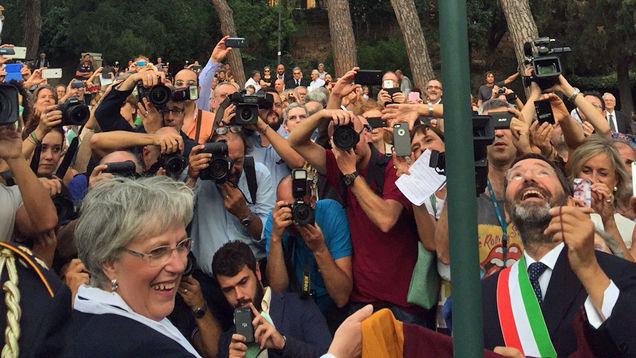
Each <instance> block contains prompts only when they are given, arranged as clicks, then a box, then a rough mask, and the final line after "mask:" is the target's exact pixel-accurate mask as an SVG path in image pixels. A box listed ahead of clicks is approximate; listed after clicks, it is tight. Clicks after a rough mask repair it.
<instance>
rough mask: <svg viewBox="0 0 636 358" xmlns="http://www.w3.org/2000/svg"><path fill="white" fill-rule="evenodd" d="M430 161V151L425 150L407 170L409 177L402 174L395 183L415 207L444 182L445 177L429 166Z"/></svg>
mask: <svg viewBox="0 0 636 358" xmlns="http://www.w3.org/2000/svg"><path fill="white" fill-rule="evenodd" d="M430 160H431V151H430V150H428V149H427V150H426V151H424V153H422V155H421V156H420V157H419V158H418V159H417V160H416V161H415V163H413V165H411V167H410V168H409V173H411V175H406V174H404V175H402V176H401V177H399V178H398V180H396V181H395V185H397V187H398V189H400V191H401V192H402V194H404V196H406V198H407V199H409V201H410V202H411V203H413V204H415V205H417V206H420V205H422V204H423V203H424V201H425V200H427V199H428V197H429V196H431V195H433V193H435V192H436V191H437V190H438V189H440V188H441V187H442V185H443V184H444V182H446V176H444V175H440V174H439V173H437V171H436V170H435V168H431V167H430V166H429V162H430Z"/></svg>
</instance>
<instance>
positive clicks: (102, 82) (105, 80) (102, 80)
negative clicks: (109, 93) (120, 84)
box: [99, 76, 113, 86]
mask: <svg viewBox="0 0 636 358" xmlns="http://www.w3.org/2000/svg"><path fill="white" fill-rule="evenodd" d="M112 84H113V80H112V79H111V78H110V76H108V77H107V78H105V77H103V76H102V77H100V78H99V85H100V86H110V85H112Z"/></svg>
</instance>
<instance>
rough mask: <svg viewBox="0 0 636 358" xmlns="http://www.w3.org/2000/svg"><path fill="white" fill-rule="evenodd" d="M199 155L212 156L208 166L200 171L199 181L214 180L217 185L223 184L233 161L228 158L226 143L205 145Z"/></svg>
mask: <svg viewBox="0 0 636 358" xmlns="http://www.w3.org/2000/svg"><path fill="white" fill-rule="evenodd" d="M200 153H209V154H212V158H210V162H209V163H208V164H209V166H208V167H207V168H205V169H204V170H203V171H201V175H200V177H201V180H214V181H216V183H217V184H223V183H225V182H226V181H227V179H228V177H229V176H230V172H231V171H232V165H234V161H233V160H232V159H231V158H230V157H229V156H228V149H227V142H226V141H224V140H222V141H219V142H214V143H206V144H205V148H203V150H201V152H200Z"/></svg>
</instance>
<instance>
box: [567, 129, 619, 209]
mask: <svg viewBox="0 0 636 358" xmlns="http://www.w3.org/2000/svg"><path fill="white" fill-rule="evenodd" d="M599 153H604V154H605V155H606V156H607V159H608V160H609V163H610V166H611V168H612V170H613V171H614V176H615V178H616V180H617V183H616V189H617V190H616V193H615V194H614V195H615V197H616V198H617V199H619V200H620V199H622V198H624V197H625V196H626V195H629V189H628V187H627V185H628V183H629V182H630V177H629V174H628V173H627V170H626V169H625V164H623V159H622V158H621V156H620V154H618V149H616V146H615V145H614V143H613V142H612V141H611V140H609V139H605V138H602V137H600V136H598V135H597V134H593V135H591V136H589V137H587V139H586V140H585V141H584V142H583V144H581V145H580V146H579V147H578V148H576V150H575V151H574V152H573V153H572V156H571V158H570V162H571V172H570V182H572V181H573V180H574V178H576V177H577V175H578V174H579V173H580V172H581V170H582V168H583V165H584V164H585V163H586V162H587V161H588V160H589V159H590V158H592V157H593V156H595V155H597V154H599ZM612 189H613V188H609V190H610V191H611V190H612Z"/></svg>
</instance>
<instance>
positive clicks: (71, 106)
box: [58, 97, 91, 126]
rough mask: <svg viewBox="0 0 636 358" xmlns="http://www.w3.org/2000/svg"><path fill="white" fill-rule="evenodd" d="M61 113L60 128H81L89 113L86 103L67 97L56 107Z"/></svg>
mask: <svg viewBox="0 0 636 358" xmlns="http://www.w3.org/2000/svg"><path fill="white" fill-rule="evenodd" d="M58 109H59V110H60V111H62V123H61V124H60V126H81V125H84V123H86V121H88V118H89V117H90V116H91V111H90V110H89V109H88V106H87V105H86V102H84V100H81V99H79V98H77V97H69V98H68V99H67V100H66V101H65V102H64V103H62V104H60V105H59V106H58Z"/></svg>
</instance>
